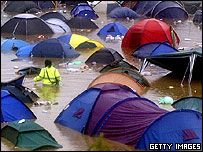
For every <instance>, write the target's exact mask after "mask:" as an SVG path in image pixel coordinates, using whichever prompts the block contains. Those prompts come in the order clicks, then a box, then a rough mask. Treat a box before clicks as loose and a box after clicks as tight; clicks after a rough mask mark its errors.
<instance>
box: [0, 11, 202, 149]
mask: <svg viewBox="0 0 203 152" xmlns="http://www.w3.org/2000/svg"><path fill="white" fill-rule="evenodd" d="M63 10H66V11H67V12H65V13H64V12H63ZM57 11H59V12H61V13H63V15H64V16H65V17H66V18H67V19H70V15H69V14H70V8H58V10H57ZM43 13H45V12H43ZM43 13H42V14H43ZM42 14H38V15H37V16H41V15H42ZM13 15H16V14H7V13H4V12H3V7H1V26H2V25H3V24H4V23H5V22H6V21H8V20H9V19H10V18H11V17H12V16H13ZM98 15H99V18H98V19H97V20H95V21H94V22H95V23H96V24H97V25H98V26H99V29H101V28H102V27H103V26H104V25H106V24H108V23H111V22H118V23H121V24H123V25H125V26H126V27H127V28H130V27H131V26H132V25H134V24H135V23H136V22H138V21H139V20H141V19H136V20H127V19H122V20H115V19H112V18H108V17H107V16H106V14H102V13H100V14H98ZM169 24H171V25H172V26H173V28H174V29H175V31H176V32H177V34H178V35H179V38H180V40H181V42H180V46H179V47H184V48H192V47H197V46H198V45H201V44H202V31H201V29H199V28H198V26H196V25H194V24H193V22H192V17H191V18H189V19H188V20H186V21H183V22H181V23H180V22H178V23H176V24H174V23H173V22H169ZM99 29H97V30H94V31H90V32H87V31H73V32H72V33H76V34H81V35H83V36H87V37H88V38H89V39H91V40H97V41H99V42H101V43H103V44H104V45H105V46H106V47H110V48H113V49H115V50H117V51H118V52H119V53H120V54H122V55H123V57H124V58H125V60H126V61H128V62H129V63H130V64H132V65H134V66H136V67H137V68H140V64H141V62H140V61H139V60H138V59H135V58H133V57H131V56H129V55H127V54H124V53H123V52H122V50H121V43H120V42H117V43H106V42H105V41H103V40H101V39H100V38H99V37H98V36H97V35H96V34H97V32H98V31H99ZM61 35H64V34H61ZM61 35H57V34H55V35H45V39H47V38H51V37H52V38H57V37H58V36H61ZM37 36H39V35H36V36H27V37H25V36H16V37H17V38H20V39H22V40H25V41H27V42H29V43H31V44H34V43H36V42H39V41H42V39H38V38H37ZM7 37H9V35H1V39H2V40H3V39H6V38H7ZM80 53H81V55H80V56H79V57H78V58H76V59H71V60H68V59H51V60H52V61H53V65H54V66H55V67H56V68H58V69H59V72H60V73H61V76H62V86H60V87H43V85H42V83H41V82H37V83H34V82H33V78H34V76H35V75H32V76H26V78H25V80H24V82H23V85H24V86H26V87H28V88H30V89H32V90H33V91H35V92H36V93H37V94H38V95H39V96H40V99H39V100H38V101H51V102H58V104H56V105H48V106H46V105H40V106H35V105H34V104H27V105H28V106H29V107H30V109H31V110H32V111H33V113H34V114H35V115H36V116H37V119H36V120H35V122H36V123H38V124H39V125H41V126H42V127H44V128H45V129H47V130H48V131H49V132H50V133H51V134H52V136H53V137H54V138H55V139H56V141H57V142H58V143H59V144H61V145H62V146H63V148H61V149H51V150H53V151H86V150H88V147H89V146H90V145H91V144H92V143H94V142H96V141H97V138H95V137H89V136H86V135H83V134H81V133H78V132H77V131H74V130H72V129H70V128H67V127H64V126H61V125H59V124H55V123H54V120H55V119H56V117H57V116H58V115H59V113H60V112H61V111H62V110H63V108H64V107H65V106H66V105H67V104H68V103H69V102H70V101H71V100H73V99H74V98H75V97H76V96H78V95H79V94H80V93H82V92H83V91H84V90H86V89H87V87H88V85H89V84H90V83H91V82H92V80H94V79H95V78H96V77H97V76H99V75H100V73H99V70H100V69H101V68H102V67H103V65H101V66H96V67H91V70H86V71H84V72H69V71H68V70H67V69H66V68H67V67H66V68H65V67H62V66H59V64H60V63H62V62H67V61H83V62H84V61H85V60H86V59H87V58H88V57H89V56H90V55H91V53H92V52H91V51H87V50H86V52H85V53H84V52H82V51H81V52H80ZM15 58H17V57H16V55H15V52H14V51H5V52H1V81H2V82H5V81H9V80H11V79H14V78H16V77H18V75H17V74H16V73H15V72H16V71H17V70H18V69H15V68H14V66H18V67H19V69H21V68H24V67H28V66H35V67H40V68H42V67H43V66H44V60H45V59H44V58H23V59H22V60H19V61H11V60H12V59H15ZM80 66H81V65H72V66H71V67H72V68H78V69H79V68H80ZM145 71H147V72H151V74H152V75H150V76H145V77H146V79H147V80H148V81H149V82H150V84H151V87H150V88H149V89H148V90H146V91H145V92H144V93H143V94H142V95H141V96H142V97H145V98H148V99H150V100H152V101H154V102H155V103H157V104H158V102H157V100H158V98H160V97H164V96H170V97H172V98H173V99H174V101H176V100H178V99H180V98H182V97H187V96H197V97H202V83H201V81H200V80H193V79H192V82H191V84H190V85H188V84H187V77H186V78H185V80H184V83H183V84H184V86H183V87H181V85H180V84H181V81H182V78H172V77H169V76H165V75H166V74H167V73H169V72H170V71H167V70H165V69H162V68H159V67H157V66H153V65H151V66H148V67H147V68H146V69H145ZM200 72H201V71H200ZM158 105H159V106H160V107H161V108H164V109H168V110H169V111H171V110H174V109H173V108H172V107H171V106H170V105H161V104H158ZM1 140H2V141H1V150H2V151H13V150H17V151H18V150H23V149H20V148H15V147H14V146H13V144H12V143H10V142H9V141H7V140H6V139H4V138H1ZM104 142H105V143H106V144H108V145H109V146H110V148H111V150H117V151H121V150H122V151H123V150H129V151H131V150H134V149H133V148H132V147H129V146H126V145H123V144H120V143H117V142H114V141H109V140H107V139H105V140H104Z"/></svg>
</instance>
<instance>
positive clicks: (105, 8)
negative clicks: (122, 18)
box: [88, 1, 120, 14]
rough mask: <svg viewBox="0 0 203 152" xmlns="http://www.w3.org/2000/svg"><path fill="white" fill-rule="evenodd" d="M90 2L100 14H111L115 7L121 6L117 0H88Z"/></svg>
mask: <svg viewBox="0 0 203 152" xmlns="http://www.w3.org/2000/svg"><path fill="white" fill-rule="evenodd" d="M88 4H89V5H90V6H92V7H93V8H94V10H95V12H96V13H99V14H109V13H110V12H111V11H112V10H113V9H114V8H116V7H120V4H118V3H117V2H116V1H93V2H90V1H88Z"/></svg>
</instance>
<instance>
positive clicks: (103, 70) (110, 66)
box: [99, 60, 138, 73]
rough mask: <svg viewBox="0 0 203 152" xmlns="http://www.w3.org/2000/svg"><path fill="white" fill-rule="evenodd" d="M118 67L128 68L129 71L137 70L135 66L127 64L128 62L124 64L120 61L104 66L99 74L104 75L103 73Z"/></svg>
mask: <svg viewBox="0 0 203 152" xmlns="http://www.w3.org/2000/svg"><path fill="white" fill-rule="evenodd" d="M118 67H126V68H130V69H133V70H137V71H138V68H136V67H135V66H133V65H131V64H129V63H128V62H126V61H124V60H121V61H116V62H113V63H110V64H108V65H106V66H105V67H103V68H102V69H101V70H100V71H99V72H100V73H104V72H107V71H109V70H111V69H113V68H118Z"/></svg>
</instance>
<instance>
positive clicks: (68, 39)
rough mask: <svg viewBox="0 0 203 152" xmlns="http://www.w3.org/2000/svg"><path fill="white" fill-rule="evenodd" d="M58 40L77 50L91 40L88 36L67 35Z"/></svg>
mask: <svg viewBox="0 0 203 152" xmlns="http://www.w3.org/2000/svg"><path fill="white" fill-rule="evenodd" d="M57 39H59V40H61V41H63V42H64V43H68V44H70V45H71V46H72V47H73V48H74V49H76V47H77V46H78V45H79V44H81V43H83V42H85V41H87V40H89V39H88V38H87V37H86V36H83V35H79V34H66V35H63V36H59V37H58V38H57Z"/></svg>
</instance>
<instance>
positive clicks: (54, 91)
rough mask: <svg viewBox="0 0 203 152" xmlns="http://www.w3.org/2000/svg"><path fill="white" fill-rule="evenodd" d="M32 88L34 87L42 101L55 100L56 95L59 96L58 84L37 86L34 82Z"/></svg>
mask: <svg viewBox="0 0 203 152" xmlns="http://www.w3.org/2000/svg"><path fill="white" fill-rule="evenodd" d="M34 88H36V92H37V94H38V95H39V96H40V100H42V101H50V102H56V101H57V100H56V99H57V97H59V91H60V87H58V86H49V85H42V86H38V85H37V84H34Z"/></svg>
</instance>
